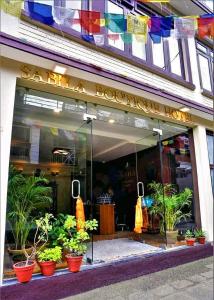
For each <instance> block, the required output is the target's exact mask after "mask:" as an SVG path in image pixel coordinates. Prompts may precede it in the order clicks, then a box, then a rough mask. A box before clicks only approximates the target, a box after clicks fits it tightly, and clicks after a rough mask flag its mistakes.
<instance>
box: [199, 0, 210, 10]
mask: <svg viewBox="0 0 214 300" xmlns="http://www.w3.org/2000/svg"><path fill="white" fill-rule="evenodd" d="M199 2H201V4H203V5H204V6H205V7H207V8H209V9H210V10H212V11H213V0H199Z"/></svg>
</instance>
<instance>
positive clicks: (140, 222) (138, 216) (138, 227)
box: [134, 197, 143, 233]
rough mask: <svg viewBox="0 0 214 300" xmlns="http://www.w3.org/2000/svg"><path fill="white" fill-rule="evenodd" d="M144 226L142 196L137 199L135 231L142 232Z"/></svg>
mask: <svg viewBox="0 0 214 300" xmlns="http://www.w3.org/2000/svg"><path fill="white" fill-rule="evenodd" d="M142 227H143V213H142V207H141V197H139V198H138V199H137V204H136V210H135V228H134V232H136V233H142Z"/></svg>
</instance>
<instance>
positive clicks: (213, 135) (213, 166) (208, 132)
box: [207, 130, 214, 196]
mask: <svg viewBox="0 0 214 300" xmlns="http://www.w3.org/2000/svg"><path fill="white" fill-rule="evenodd" d="M208 136H212V137H213V144H214V132H212V131H209V130H207V137H208ZM207 155H208V159H209V148H208V138H207ZM213 160H214V153H213ZM209 165H210V177H211V181H212V176H211V171H213V170H214V161H213V164H211V163H210V160H209ZM213 187H214V182H212V189H213ZM213 196H214V189H213Z"/></svg>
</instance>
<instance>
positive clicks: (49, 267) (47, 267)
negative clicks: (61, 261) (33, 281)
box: [39, 261, 56, 276]
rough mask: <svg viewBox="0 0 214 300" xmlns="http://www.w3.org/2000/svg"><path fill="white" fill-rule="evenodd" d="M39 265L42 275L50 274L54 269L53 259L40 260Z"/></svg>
mask: <svg viewBox="0 0 214 300" xmlns="http://www.w3.org/2000/svg"><path fill="white" fill-rule="evenodd" d="M39 266H40V269H41V272H42V274H43V275H44V276H52V275H53V274H54V272H55V269H56V262H55V261H40V262H39Z"/></svg>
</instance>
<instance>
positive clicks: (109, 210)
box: [99, 204, 115, 234]
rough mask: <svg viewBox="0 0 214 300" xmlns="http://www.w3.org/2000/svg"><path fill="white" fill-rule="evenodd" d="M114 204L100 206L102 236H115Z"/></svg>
mask: <svg viewBox="0 0 214 300" xmlns="http://www.w3.org/2000/svg"><path fill="white" fill-rule="evenodd" d="M114 206H115V205H114V204H100V205H99V215H100V234H113V233H114V232H115V224H114Z"/></svg>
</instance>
